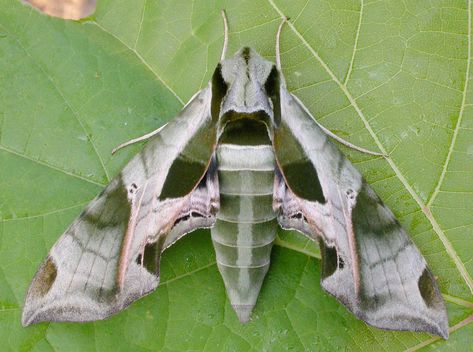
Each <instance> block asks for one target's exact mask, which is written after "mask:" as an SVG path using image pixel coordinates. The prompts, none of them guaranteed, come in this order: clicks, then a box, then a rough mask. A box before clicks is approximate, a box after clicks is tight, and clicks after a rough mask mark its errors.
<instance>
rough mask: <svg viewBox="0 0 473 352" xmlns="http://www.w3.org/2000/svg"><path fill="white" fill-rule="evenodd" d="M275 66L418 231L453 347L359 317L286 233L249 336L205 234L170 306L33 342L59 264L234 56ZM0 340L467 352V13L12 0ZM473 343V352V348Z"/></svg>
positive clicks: (3, 69)
mask: <svg viewBox="0 0 473 352" xmlns="http://www.w3.org/2000/svg"><path fill="white" fill-rule="evenodd" d="M221 8H225V9H226V10H227V14H228V17H229V25H230V47H229V52H233V51H235V50H236V49H238V48H239V47H240V46H242V45H248V46H252V47H253V48H255V49H256V50H257V51H259V52H260V53H261V54H262V55H263V56H265V57H266V58H268V59H271V60H274V44H275V33H276V29H277V26H278V25H279V23H280V21H281V17H282V16H287V17H290V18H291V21H290V24H289V25H288V26H286V27H285V28H284V30H283V33H282V43H281V49H282V64H283V71H284V73H285V75H286V80H287V83H288V86H289V88H290V90H291V91H293V92H294V93H295V94H296V95H297V96H299V97H300V98H301V99H302V100H303V101H304V103H305V104H306V105H307V106H308V107H309V109H310V110H311V112H312V113H313V114H314V115H315V116H316V117H317V119H318V120H319V121H320V122H321V123H323V124H324V125H325V126H326V127H328V128H329V129H331V130H332V131H334V132H335V133H337V134H338V135H339V136H341V137H343V138H345V139H347V140H349V141H350V142H352V143H354V144H357V145H359V146H363V147H366V148H369V149H372V150H380V151H381V152H384V153H389V155H390V157H389V158H388V159H387V160H383V159H380V158H373V157H370V156H367V155H364V154H360V153H358V152H355V151H352V150H347V149H346V148H343V150H344V151H345V152H346V154H347V155H348V157H349V158H350V159H351V160H352V161H353V162H354V163H355V164H356V165H357V167H358V168H359V169H360V170H361V171H362V173H363V174H364V176H365V177H366V179H367V180H368V182H370V183H371V184H372V185H373V186H374V188H375V189H376V191H377V192H378V193H379V194H380V196H381V197H382V198H383V199H384V201H385V202H386V204H388V205H389V206H390V207H391V209H392V210H393V211H394V212H395V214H396V215H397V216H398V218H399V220H400V221H401V222H402V223H403V225H404V226H405V227H406V228H407V229H408V231H409V233H410V234H411V236H412V238H413V240H414V241H415V243H416V244H417V245H418V247H419V249H420V250H421V252H422V253H423V255H424V256H425V258H426V260H427V261H428V263H429V265H430V267H431V268H432V270H433V272H434V274H435V276H436V277H437V278H438V282H439V285H440V289H441V291H442V293H443V294H444V297H445V299H446V301H447V303H448V304H447V306H448V312H449V319H450V326H451V329H450V332H451V337H450V340H449V341H447V342H445V341H443V340H440V339H439V338H437V337H433V338H432V337H431V336H428V335H427V334H419V333H407V332H387V331H381V330H378V329H375V328H372V327H369V326H367V325H366V324H365V323H363V322H362V321H359V320H357V319H356V318H355V317H354V316H353V315H352V314H350V313H348V311H347V310H346V309H345V308H344V307H343V306H342V305H341V304H339V303H338V302H337V301H336V300H335V299H333V298H332V297H330V296H328V295H327V294H325V293H324V292H323V290H322V289H321V287H320V285H319V269H320V268H319V267H320V265H319V264H320V263H319V259H318V257H319V256H318V252H317V250H316V247H315V245H314V244H313V243H310V242H308V241H307V240H304V239H302V240H301V238H300V237H298V236H296V235H295V234H293V233H290V234H287V233H281V234H280V236H279V238H278V242H277V244H278V245H279V246H276V247H275V249H274V253H273V256H272V266H271V269H270V272H269V274H268V276H267V278H266V281H265V283H264V286H263V289H262V292H261V295H260V297H259V300H258V304H257V306H256V309H255V311H254V313H253V319H252V321H251V322H250V323H249V324H246V325H241V324H240V323H239V322H238V320H237V318H236V316H235V314H234V312H233V311H232V309H231V307H230V305H229V303H228V301H227V299H226V297H225V292H224V287H223V284H222V280H221V278H220V276H219V274H218V270H217V269H216V266H215V255H214V253H213V249H212V245H211V241H210V238H209V233H208V231H197V232H195V233H193V234H191V235H189V236H186V238H184V239H183V240H181V241H179V242H178V243H177V244H176V245H175V246H173V247H172V248H170V249H169V250H168V251H166V253H165V255H164V258H163V263H162V281H161V285H160V287H159V288H158V289H157V291H156V292H155V293H153V294H151V295H149V296H147V297H145V298H144V299H142V300H139V301H138V302H136V303H134V304H133V305H132V306H130V307H129V308H128V309H127V310H126V311H124V312H122V313H120V314H118V315H116V316H114V317H112V318H111V319H108V320H106V321H101V322H95V323H88V324H58V323H51V324H46V323H43V324H38V325H35V326H32V327H29V328H22V327H21V325H20V315H21V308H22V304H23V300H24V296H25V292H26V289H27V287H28V285H29V283H30V281H31V278H32V277H33V275H34V272H35V271H36V270H37V268H38V266H39V264H40V263H41V261H42V260H43V258H44V257H45V255H46V253H47V252H48V249H49V248H50V247H51V245H52V244H53V243H54V242H55V241H56V239H57V238H58V237H59V236H60V234H61V233H62V232H63V231H64V230H65V229H66V228H67V226H68V224H69V223H70V222H71V221H72V220H73V219H74V218H75V217H76V216H77V215H78V214H79V213H80V211H81V210H82V209H83V207H84V206H85V205H86V204H87V203H88V201H90V199H92V198H93V197H94V195H95V194H97V193H98V192H100V190H101V189H102V188H103V186H104V185H105V184H106V183H107V182H108V181H109V180H110V178H111V177H113V175H116V174H117V173H118V171H119V170H120V169H121V168H122V167H123V166H124V165H125V163H126V162H127V160H129V159H130V158H131V157H132V155H133V154H134V153H136V152H137V151H138V150H139V146H134V147H130V148H127V149H125V150H123V151H121V152H120V153H119V154H117V156H114V157H112V156H111V155H110V151H111V150H112V149H113V147H115V146H117V145H118V144H120V143H121V142H124V141H126V140H128V139H130V138H133V137H136V136H139V135H142V134H144V133H146V132H149V131H151V130H154V129H156V128H157V127H159V126H161V125H162V124H163V123H165V122H166V121H169V120H170V119H171V118H172V117H173V116H174V115H175V114H176V113H177V112H178V111H179V110H180V108H181V107H182V106H183V104H184V102H185V101H186V100H187V99H189V98H190V97H191V96H192V94H193V93H194V92H196V91H197V90H198V89H199V88H201V87H203V86H204V85H205V84H206V82H207V81H208V79H209V78H210V76H211V74H212V70H213V68H214V67H215V65H216V64H217V62H218V60H219V57H220V51H221V47H222V43H223V30H222V20H221V18H220V14H219V11H220V9H221ZM0 9H1V10H0V56H1V58H2V60H0V78H1V88H0V339H1V340H2V341H3V345H2V350H12V351H17V350H20V351H30V350H32V351H90V350H97V351H108V350H110V351H117V350H118V351H129V350H137V351H150V350H159V349H161V350H165V351H182V350H206V351H220V350H254V351H260V350H272V351H274V350H291V349H292V350H295V351H297V350H335V349H337V350H356V351H358V350H360V351H363V350H367V349H369V348H373V346H375V348H376V349H382V350H386V351H402V350H410V351H414V350H417V349H421V348H426V349H429V348H430V349H435V348H443V349H445V350H448V349H458V350H465V349H467V348H468V347H469V346H471V333H472V332H471V330H472V324H469V323H470V322H471V321H472V320H473V319H472V315H473V303H472V301H473V298H472V290H473V280H472V271H473V261H472V260H471V253H472V250H473V248H472V247H473V242H472V241H471V238H472V235H473V222H472V218H473V217H472V209H473V144H472V142H471V141H472V140H473V91H472V87H473V85H472V84H471V83H472V82H471V79H472V72H471V70H470V64H471V55H472V48H471V34H472V33H471V21H472V20H471V16H472V9H471V3H469V2H466V1H447V0H445V1H440V0H439V1H435V2H432V1H423V0H415V1H406V2H399V1H396V0H391V1H388V0H381V1H368V0H360V1H348V0H346V1H343V0H337V1H317V0H314V1H307V0H296V1H289V0H285V1H282V0H269V1H263V0H252V1H197V0H196V1H185V0H181V1H145V0H140V1H125V0H115V1H112V0H109V1H99V3H98V8H97V11H96V13H95V14H94V15H93V16H92V17H89V18H88V19H86V20H82V21H79V22H73V21H64V20H60V19H53V18H50V17H47V16H45V15H42V14H40V13H39V12H37V11H36V10H33V9H31V8H30V7H29V6H26V5H23V4H21V3H20V2H17V1H13V0H0ZM469 342H470V343H469Z"/></svg>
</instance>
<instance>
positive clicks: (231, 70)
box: [212, 47, 280, 130]
mask: <svg viewBox="0 0 473 352" xmlns="http://www.w3.org/2000/svg"><path fill="white" fill-rule="evenodd" d="M279 74H280V73H279V71H278V70H277V68H276V66H275V64H274V63H272V62H270V61H268V60H265V59H264V58H262V57H261V56H260V55H259V54H258V53H257V52H256V51H255V50H253V49H251V48H248V47H244V48H242V49H240V50H239V51H238V52H237V53H236V54H235V55H234V56H233V57H232V58H229V59H225V60H223V61H221V62H220V63H219V64H218V66H217V68H216V69H215V72H214V75H213V77H212V117H213V118H218V119H219V125H220V127H221V128H224V127H225V125H226V124H227V123H228V122H232V121H235V120H239V119H250V120H256V121H260V122H263V123H265V124H266V126H267V128H268V129H269V130H271V129H272V127H273V125H274V123H275V122H276V123H278V122H279V118H280V117H279V111H280V107H279V82H280V79H279Z"/></svg>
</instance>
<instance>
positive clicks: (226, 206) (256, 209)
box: [211, 144, 278, 322]
mask: <svg viewBox="0 0 473 352" xmlns="http://www.w3.org/2000/svg"><path fill="white" fill-rule="evenodd" d="M217 162H218V175H219V187H220V210H219V212H218V213H217V221H216V223H215V226H214V227H213V228H212V229H211V234H212V241H213V244H214V247H215V252H216V257H217V265H218V268H219V270H220V273H221V275H222V277H223V281H224V282H225V287H226V290H227V295H228V297H229V299H230V302H231V304H232V306H233V308H234V309H235V311H236V313H237V315H238V318H239V319H240V321H242V322H246V321H248V320H249V317H250V314H251V311H252V309H253V307H254V305H255V303H256V299H257V298H258V294H259V291H260V288H261V284H262V283H263V280H264V277H265V275H266V272H267V271H268V268H269V261H270V255H271V248H272V246H273V242H274V240H275V237H276V230H277V226H278V223H277V220H276V213H275V212H274V211H273V208H272V200H273V185H274V163H275V161H274V155H273V150H272V147H271V145H268V144H262V145H236V144H220V145H219V146H218V149H217Z"/></svg>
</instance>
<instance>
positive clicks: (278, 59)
mask: <svg viewBox="0 0 473 352" xmlns="http://www.w3.org/2000/svg"><path fill="white" fill-rule="evenodd" d="M287 20H288V18H287V17H286V16H284V17H283V18H282V22H281V24H280V25H279V27H278V32H277V33H276V68H277V69H278V70H279V71H281V52H280V44H279V43H280V41H281V31H282V26H283V25H284V23H286V22H287Z"/></svg>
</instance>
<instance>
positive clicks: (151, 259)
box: [22, 17, 448, 338]
mask: <svg viewBox="0 0 473 352" xmlns="http://www.w3.org/2000/svg"><path fill="white" fill-rule="evenodd" d="M224 20H225V21H224V22H225V24H226V18H225V17H224ZM283 23H284V22H283ZM225 28H226V30H225V34H226V35H225V43H224V49H223V53H222V59H221V61H220V63H219V64H218V65H217V68H216V69H215V72H214V74H213V77H212V79H211V81H210V82H209V84H208V85H207V87H205V88H204V89H202V90H201V91H199V92H198V93H196V94H195V95H194V96H193V97H192V98H191V100H190V101H189V103H187V105H186V106H185V107H184V108H183V110H182V111H181V112H180V113H179V114H178V116H177V117H176V118H174V119H173V120H172V121H170V122H169V123H168V124H166V125H165V126H163V127H161V128H159V129H157V130H156V131H154V132H152V133H150V134H147V135H145V136H143V137H141V138H137V139H135V140H132V141H130V142H128V143H125V144H123V145H122V146H125V145H128V144H130V143H134V142H137V141H141V140H144V139H149V141H148V143H147V144H146V146H145V147H144V148H143V150H142V151H141V152H140V153H139V154H137V155H136V156H135V157H134V158H133V159H132V160H131V161H130V162H129V163H128V165H126V166H125V168H124V169H123V170H122V171H121V172H120V174H119V175H118V176H117V177H116V178H115V179H114V180H112V182H111V183H110V184H109V185H108V186H107V187H106V188H105V190H104V191H103V192H102V193H101V194H99V195H98V196H97V197H96V198H95V199H94V200H92V202H91V203H90V204H89V205H88V206H87V207H86V209H85V210H84V211H83V212H82V214H81V215H80V216H79V217H78V218H77V219H76V220H75V221H74V222H73V223H72V224H71V226H70V227H69V228H68V229H67V230H66V232H65V233H64V234H63V235H62V236H61V238H60V239H59V240H58V241H57V243H56V244H55V245H54V246H53V248H52V249H51V251H50V253H49V255H48V256H47V258H46V260H45V261H44V263H43V264H42V266H41V267H40V269H39V271H38V272H37V274H36V276H35V277H34V279H33V282H32V283H31V286H30V288H29V290H28V293H27V297H26V302H25V306H24V310H23V318H22V322H23V325H25V326H26V325H30V324H32V323H37V322H40V321H79V322H84V321H92V320H98V319H104V318H107V317H109V316H110V315H112V314H115V313H117V312H119V311H121V310H123V309H124V308H126V307H127V306H128V305H129V304H130V303H132V302H133V301H135V300H137V299H139V298H141V297H142V296H144V295H146V294H148V293H150V292H152V291H153V290H154V289H156V287H157V286H158V283H159V267H160V257H161V254H162V253H163V251H164V250H166V249H167V248H168V247H170V246H171V245H172V244H174V243H175V242H176V241H177V240H179V239H180V238H181V237H182V236H184V235H185V234H187V233H189V232H191V231H193V230H195V229H198V228H210V229H211V236H212V241H213V244H214V248H215V252H216V258H217V266H218V269H219V271H220V273H221V275H222V278H223V281H224V283H225V287H226V291H227V296H228V298H229V300H230V302H231V304H232V307H233V308H234V310H235V312H236V314H237V316H238V318H239V319H240V321H241V322H243V323H244V322H247V321H249V320H250V317H251V312H252V309H253V307H254V306H255V304H256V301H257V298H258V294H259V292H260V288H261V285H262V283H263V280H264V278H265V275H266V273H267V271H268V269H269V265H270V254H271V248H272V246H273V243H274V241H275V238H276V231H277V228H278V226H280V227H282V228H284V229H295V230H297V231H299V232H301V233H302V234H303V235H305V236H307V237H308V238H310V239H311V240H314V241H318V242H319V243H320V247H321V252H322V279H321V285H322V287H323V288H324V289H325V290H326V291H327V292H329V293H330V294H332V295H333V296H335V297H336V298H337V299H338V300H339V301H340V302H341V303H342V304H344V305H345V306H346V307H347V308H348V309H349V310H350V311H351V312H353V313H354V314H355V315H356V316H357V317H359V318H360V319H362V320H364V321H365V322H367V323H368V324H370V325H373V326H376V327H379V328H383V329H391V330H412V331H426V332H430V333H432V334H437V335H439V336H442V337H443V338H448V321H447V314H446V310H445V304H444V301H443V299H442V296H441V295H440V293H439V290H438V287H437V284H436V282H435V279H434V277H433V275H432V274H431V272H430V270H429V269H428V267H427V264H426V262H425V260H424V258H423V257H422V255H421V254H420V252H419V250H418V249H417V248H416V247H415V245H414V244H413V243H412V241H411V240H410V239H409V237H408V236H407V234H406V232H405V230H404V229H403V228H402V226H401V224H400V223H399V222H398V221H397V220H396V218H395V217H394V215H393V213H392V212H391V211H390V210H389V209H388V208H387V207H386V206H385V205H384V204H383V202H382V201H381V200H380V199H379V197H378V196H377V195H376V193H375V192H374V191H373V190H372V188H371V187H370V186H369V185H368V184H367V183H366V182H365V181H364V179H363V177H362V176H361V174H360V173H359V172H358V171H357V170H356V169H355V168H354V167H353V165H352V164H351V163H350V162H349V161H348V159H347V158H346V157H345V156H344V155H343V154H342V153H341V152H340V151H339V149H338V148H337V147H336V146H335V145H334V144H333V143H332V142H331V141H330V140H329V137H334V138H336V139H337V140H339V141H340V142H342V143H345V144H347V145H349V146H350V147H353V148H356V149H359V150H362V149H361V148H357V147H355V146H353V145H350V144H349V143H347V142H345V141H343V140H341V139H339V138H338V137H336V136H334V135H333V134H332V133H331V132H329V131H328V130H326V129H325V128H323V127H322V126H320V125H319V124H318V123H317V122H316V121H315V119H314V118H313V117H312V116H311V115H310V113H309V111H308V110H307V109H306V108H305V107H304V105H303V104H302V103H301V102H300V101H299V100H298V99H297V97H295V96H294V95H292V94H291V93H290V92H289V91H288V90H287V88H286V86H285V81H284V76H283V75H282V71H281V65H280V59H279V35H280V32H281V28H282V24H281V26H280V27H279V30H278V40H277V50H276V52H277V56H276V64H274V63H272V62H270V61H267V60H265V59H263V58H262V57H261V56H260V55H258V53H256V52H255V51H254V50H253V49H251V48H246V47H245V48H242V49H240V50H239V51H238V52H237V53H236V54H235V56H233V57H232V58H228V59H226V58H225V52H226V47H227V26H225ZM122 146H120V147H122ZM362 151H365V152H366V150H362Z"/></svg>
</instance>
